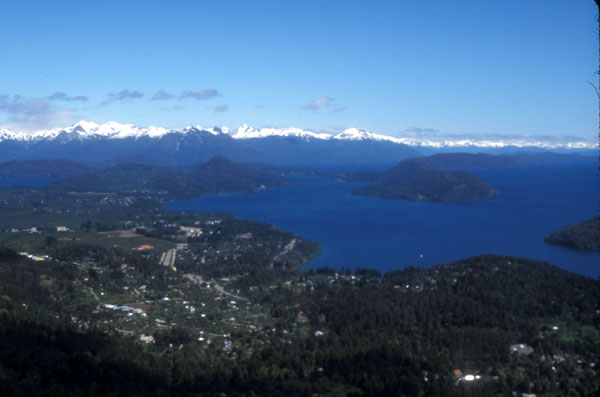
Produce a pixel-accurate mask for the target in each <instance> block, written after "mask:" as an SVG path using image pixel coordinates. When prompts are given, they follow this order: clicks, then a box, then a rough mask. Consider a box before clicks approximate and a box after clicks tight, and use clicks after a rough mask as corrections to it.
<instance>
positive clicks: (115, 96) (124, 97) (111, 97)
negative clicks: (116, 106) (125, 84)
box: [100, 89, 144, 107]
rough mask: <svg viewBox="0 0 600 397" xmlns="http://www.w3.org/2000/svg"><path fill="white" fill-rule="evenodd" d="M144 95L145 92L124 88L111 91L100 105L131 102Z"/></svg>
mask: <svg viewBox="0 0 600 397" xmlns="http://www.w3.org/2000/svg"><path fill="white" fill-rule="evenodd" d="M143 96H144V94H143V93H141V92H139V91H135V90H134V91H130V90H129V89H124V90H121V91H119V92H116V93H109V94H108V95H107V96H106V99H105V100H104V101H103V102H102V103H101V104H100V107H104V106H108V105H111V104H113V103H115V102H130V101H132V100H134V99H137V98H141V97H143Z"/></svg>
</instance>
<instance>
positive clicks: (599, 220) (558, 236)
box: [544, 216, 600, 251]
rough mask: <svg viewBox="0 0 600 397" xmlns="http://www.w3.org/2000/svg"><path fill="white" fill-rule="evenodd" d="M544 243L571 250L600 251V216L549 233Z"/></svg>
mask: <svg viewBox="0 0 600 397" xmlns="http://www.w3.org/2000/svg"><path fill="white" fill-rule="evenodd" d="M544 241H545V242H547V243H550V244H558V245H564V246H565V247H569V248H573V249H579V250H590V251H600V216H597V217H595V218H593V219H588V220H585V221H583V222H578V223H574V224H572V225H568V226H566V227H565V228H563V229H560V230H558V231H556V232H554V233H551V234H550V235H548V236H547V237H546V238H544Z"/></svg>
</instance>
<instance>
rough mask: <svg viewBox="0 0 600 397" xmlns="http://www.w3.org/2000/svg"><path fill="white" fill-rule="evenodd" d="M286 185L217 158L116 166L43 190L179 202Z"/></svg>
mask: <svg viewBox="0 0 600 397" xmlns="http://www.w3.org/2000/svg"><path fill="white" fill-rule="evenodd" d="M289 183H290V182H289V181H288V180H286V179H285V178H283V177H281V173H279V174H277V175H275V172H274V170H265V169H264V167H260V166H254V165H251V164H244V165H241V164H236V163H234V162H232V161H229V160H228V159H226V158H224V157H220V156H217V157H214V158H213V159H211V160H209V161H207V162H205V163H202V164H198V165H196V166H193V167H171V166H152V165H146V164H140V163H127V164H117V165H115V166H113V167H110V168H107V169H105V170H102V171H95V172H89V173H86V174H82V175H74V176H71V177H68V178H66V179H63V180H60V181H56V182H53V183H52V184H50V185H47V187H46V188H47V189H49V190H56V189H59V190H62V191H65V190H66V191H73V192H148V193H151V194H159V195H161V196H162V197H165V198H166V197H169V198H177V199H183V198H193V197H197V196H200V195H203V194H219V193H233V192H235V193H251V192H256V191H258V190H260V189H262V188H265V187H278V186H285V185H288V184H289Z"/></svg>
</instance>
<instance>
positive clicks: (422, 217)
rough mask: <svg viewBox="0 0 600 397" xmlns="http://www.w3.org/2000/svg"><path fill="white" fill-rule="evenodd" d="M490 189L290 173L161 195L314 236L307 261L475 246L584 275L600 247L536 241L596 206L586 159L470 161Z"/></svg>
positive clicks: (424, 259) (599, 264) (465, 250)
mask: <svg viewBox="0 0 600 397" xmlns="http://www.w3.org/2000/svg"><path fill="white" fill-rule="evenodd" d="M474 172H475V173H477V174H478V175H479V176H481V177H482V178H483V179H484V180H485V181H486V182H488V183H489V184H490V185H492V186H493V187H495V188H496V189H498V190H499V191H500V194H499V195H498V196H497V197H493V198H491V199H487V200H479V201H470V202H463V203H428V202H410V201H404V200H390V199H381V198H377V197H364V196H355V195H352V194H351V192H352V190H354V189H356V188H358V187H361V186H364V185H365V184H364V183H355V182H335V181H330V180H328V179H327V178H325V177H319V176H303V177H299V178H297V179H298V182H300V183H297V184H293V185H290V186H286V187H283V188H274V189H265V190H262V191H260V192H259V193H255V194H222V195H209V196H203V197H200V198H197V199H193V200H182V201H176V202H171V203H168V204H167V205H166V208H167V209H171V210H182V211H196V212H225V213H232V214H234V215H236V216H237V217H239V218H242V219H247V220H254V221H261V222H266V223H270V224H273V225H275V226H277V227H279V228H281V229H284V230H287V231H290V232H293V233H295V234H298V235H300V236H302V237H304V238H306V239H310V240H314V241H319V242H320V243H321V245H322V248H323V253H322V254H321V255H319V256H318V257H316V258H315V259H313V260H312V261H311V262H310V263H309V264H308V265H307V267H318V266H331V267H334V268H338V269H339V268H340V267H342V266H346V267H350V268H354V267H356V266H361V267H370V268H377V269H378V270H380V271H382V272H385V271H389V270H393V269H402V268H404V267H406V266H411V265H412V266H415V267H428V266H432V265H435V264H444V263H450V262H452V261H456V260H459V259H463V258H467V257H470V256H474V255H479V254H503V255H513V256H522V257H527V258H531V259H537V260H543V261H548V262H550V263H553V264H556V265H558V266H560V267H562V268H565V269H567V270H570V271H573V272H576V273H579V274H583V275H586V276H590V277H598V276H599V275H600V254H599V253H597V252H584V251H576V250H571V249H568V248H564V247H560V246H555V245H550V244H546V243H544V241H543V239H544V237H545V236H546V235H548V234H549V233H551V232H553V231H556V230H558V229H560V228H562V227H564V226H566V225H568V224H571V223H574V222H579V221H582V220H585V219H589V218H592V217H594V216H596V215H598V208H599V207H598V205H599V204H598V203H599V200H600V194H599V190H600V188H599V184H598V171H597V169H596V167H594V166H591V165H572V166H544V167H527V168H511V169H495V170H478V171H474Z"/></svg>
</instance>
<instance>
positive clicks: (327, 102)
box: [302, 96, 335, 111]
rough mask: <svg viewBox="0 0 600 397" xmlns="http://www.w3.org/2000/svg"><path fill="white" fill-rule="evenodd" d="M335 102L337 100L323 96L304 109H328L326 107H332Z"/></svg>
mask: <svg viewBox="0 0 600 397" xmlns="http://www.w3.org/2000/svg"><path fill="white" fill-rule="evenodd" d="M334 101H335V99H333V98H331V97H328V96H322V97H319V98H317V99H315V100H314V101H312V102H310V103H309V104H308V105H306V106H304V107H303V108H302V109H305V110H312V111H317V110H319V109H321V108H326V107H329V106H331V105H332V104H333V102H334Z"/></svg>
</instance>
